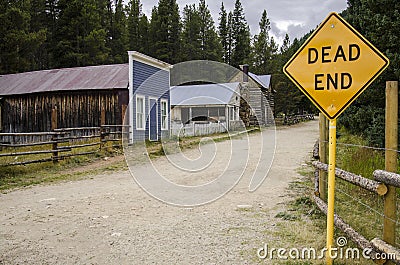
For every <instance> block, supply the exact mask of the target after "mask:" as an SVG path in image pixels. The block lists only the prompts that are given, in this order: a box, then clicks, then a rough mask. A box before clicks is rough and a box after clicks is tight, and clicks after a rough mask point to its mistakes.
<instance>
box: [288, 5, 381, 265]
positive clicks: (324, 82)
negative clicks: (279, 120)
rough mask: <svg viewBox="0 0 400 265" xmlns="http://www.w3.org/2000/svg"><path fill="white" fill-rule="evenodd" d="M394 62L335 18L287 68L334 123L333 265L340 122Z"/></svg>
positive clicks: (330, 203) (330, 237)
mask: <svg viewBox="0 0 400 265" xmlns="http://www.w3.org/2000/svg"><path fill="white" fill-rule="evenodd" d="M388 65H389V60H388V59H387V58H386V57H385V55H383V54H382V53H381V52H380V51H379V50H378V49H377V48H375V47H374V46H373V45H372V44H371V43H370V42H369V41H368V40H366V39H365V38H364V37H363V36H362V35H361V34H360V33H359V32H357V31H356V30H355V29H354V28H353V27H352V26H351V25H350V24H348V23H347V22H346V21H345V20H344V19H343V18H341V17H340V16H339V15H338V14H336V13H331V14H329V16H328V17H327V18H326V19H325V20H324V21H323V22H322V23H321V24H320V25H319V26H318V28H317V29H316V30H315V31H314V32H313V34H312V35H311V36H310V37H309V38H308V39H307V40H306V42H305V43H304V44H303V46H301V48H300V49H299V50H298V51H297V52H296V53H295V55H294V56H293V57H292V58H291V59H290V60H289V61H288V62H287V63H286V65H285V66H284V67H283V71H284V73H285V74H286V75H287V76H288V77H289V78H290V79H291V80H292V81H293V82H294V83H295V84H296V85H297V87H298V88H299V89H300V90H301V91H302V92H303V93H304V94H305V95H306V96H307V97H308V98H309V99H310V100H311V101H312V102H313V103H314V105H315V106H316V107H317V108H318V109H319V110H320V111H321V112H322V113H324V115H325V116H326V117H327V118H328V119H329V120H330V124H329V171H328V214H327V253H328V254H327V264H332V258H331V255H330V254H331V249H332V246H333V233H334V205H335V166H336V165H335V163H336V118H337V117H338V116H339V115H340V114H341V113H342V112H343V111H344V110H345V109H346V108H347V107H348V106H349V105H350V104H351V103H352V102H353V101H354V100H355V99H356V98H357V97H358V96H359V95H360V94H361V93H362V92H363V91H364V90H365V89H366V88H367V87H368V86H369V85H370V84H371V83H372V82H373V81H374V80H375V79H376V78H377V77H378V76H379V75H380V74H381V73H382V72H383V71H384V70H385V68H386V67H387V66H388Z"/></svg>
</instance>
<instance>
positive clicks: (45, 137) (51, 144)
mask: <svg viewBox="0 0 400 265" xmlns="http://www.w3.org/2000/svg"><path fill="white" fill-rule="evenodd" d="M124 127H126V126H123V125H103V126H101V127H82V128H60V129H54V130H53V131H52V132H38V133H0V166H16V165H27V164H32V163H41V162H50V161H53V162H58V161H60V160H64V159H66V158H68V157H73V156H82V155H90V154H95V153H97V152H99V151H100V150H102V149H104V148H105V147H106V146H109V145H107V143H108V142H111V143H112V145H111V146H112V147H121V145H122V136H123V135H124V134H125V132H124V131H123V129H124ZM25 158H26V159H25ZM2 160H3V161H2Z"/></svg>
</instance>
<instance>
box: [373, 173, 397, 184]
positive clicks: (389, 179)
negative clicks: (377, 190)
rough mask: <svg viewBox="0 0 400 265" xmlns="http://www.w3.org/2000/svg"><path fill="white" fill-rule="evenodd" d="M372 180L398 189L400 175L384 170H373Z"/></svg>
mask: <svg viewBox="0 0 400 265" xmlns="http://www.w3.org/2000/svg"><path fill="white" fill-rule="evenodd" d="M373 175H374V179H375V180H377V181H380V182H384V183H386V184H388V185H391V186H395V187H397V188H400V175H399V174H396V173H392V172H387V171H385V170H375V171H374V173H373Z"/></svg>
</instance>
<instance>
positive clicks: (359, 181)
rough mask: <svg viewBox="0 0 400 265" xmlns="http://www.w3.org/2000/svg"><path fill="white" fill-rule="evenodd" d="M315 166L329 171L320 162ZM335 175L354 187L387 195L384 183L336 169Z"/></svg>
mask: <svg viewBox="0 0 400 265" xmlns="http://www.w3.org/2000/svg"><path fill="white" fill-rule="evenodd" d="M313 166H314V167H315V168H318V169H321V170H324V171H328V165H327V164H324V163H321V162H319V161H314V162H313ZM335 175H336V176H337V177H339V178H341V179H343V180H345V181H347V182H350V183H352V184H354V185H357V186H359V187H361V188H364V189H366V190H369V191H371V192H374V193H376V194H378V195H380V196H383V195H385V194H386V193H387V187H386V185H385V184H384V183H381V182H378V181H374V180H372V179H368V178H364V177H362V176H360V175H356V174H354V173H351V172H347V171H344V170H342V169H340V168H336V171H335Z"/></svg>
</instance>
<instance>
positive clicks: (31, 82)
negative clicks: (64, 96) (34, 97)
mask: <svg viewBox="0 0 400 265" xmlns="http://www.w3.org/2000/svg"><path fill="white" fill-rule="evenodd" d="M128 79H129V65H128V64H112V65H99V66H86V67H75V68H63V69H53V70H43V71H35V72H26V73H19V74H9V75H2V76H0V96H6V95H20V94H30V93H39V92H54V91H70V90H97V89H118V88H127V87H128Z"/></svg>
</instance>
